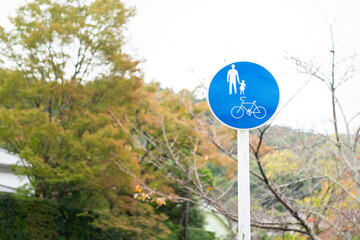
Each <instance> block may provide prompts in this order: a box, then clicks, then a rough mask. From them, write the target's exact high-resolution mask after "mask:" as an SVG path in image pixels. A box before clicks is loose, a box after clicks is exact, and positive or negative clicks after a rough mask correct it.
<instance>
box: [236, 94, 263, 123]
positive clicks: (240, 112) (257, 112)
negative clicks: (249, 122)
mask: <svg viewBox="0 0 360 240" xmlns="http://www.w3.org/2000/svg"><path fill="white" fill-rule="evenodd" d="M243 98H246V97H241V98H240V100H241V101H242V102H241V105H240V106H235V107H233V108H232V109H231V116H232V117H233V118H236V119H238V118H242V116H244V113H245V112H246V114H247V115H248V116H249V117H251V115H252V114H253V115H254V117H256V118H257V119H262V118H264V117H265V116H266V109H265V108H264V107H262V106H257V105H256V101H252V102H245V101H244V99H243Z"/></svg>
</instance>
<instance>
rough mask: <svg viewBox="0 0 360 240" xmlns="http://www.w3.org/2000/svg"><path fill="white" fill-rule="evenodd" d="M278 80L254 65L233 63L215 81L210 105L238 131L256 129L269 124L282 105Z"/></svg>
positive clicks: (209, 92) (210, 89)
mask: <svg viewBox="0 0 360 240" xmlns="http://www.w3.org/2000/svg"><path fill="white" fill-rule="evenodd" d="M279 100H280V91H279V86H278V84H277V82H276V80H275V78H274V77H273V76H272V75H271V73H270V72H269V71H268V70H266V69H265V68H263V67H262V66H260V65H258V64H255V63H251V62H235V63H231V64H229V65H227V66H225V67H224V68H222V69H221V70H220V71H219V72H217V73H216V75H215V76H214V78H213V79H212V81H211V83H210V86H209V89H208V103H209V106H210V109H211V111H212V112H213V114H214V115H215V117H216V118H217V119H218V120H219V121H220V122H222V123H223V124H225V125H227V126H228V127H231V128H235V129H244V130H245V129H247V130H249V129H253V128H257V127H260V126H261V125H263V124H265V123H266V122H267V121H268V120H270V118H271V117H272V116H273V115H274V113H275V112H276V109H277V108H278V106H279Z"/></svg>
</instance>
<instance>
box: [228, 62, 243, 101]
mask: <svg viewBox="0 0 360 240" xmlns="http://www.w3.org/2000/svg"><path fill="white" fill-rule="evenodd" d="M236 81H237V82H238V83H239V84H240V81H239V73H238V71H237V70H236V69H235V64H232V65H231V69H230V70H229V71H228V74H227V82H228V83H229V94H230V95H231V94H232V88H233V87H234V93H235V94H236Z"/></svg>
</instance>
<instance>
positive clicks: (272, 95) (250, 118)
mask: <svg viewBox="0 0 360 240" xmlns="http://www.w3.org/2000/svg"><path fill="white" fill-rule="evenodd" d="M279 101H280V91H279V87H278V84H277V82H276V80H275V78H274V77H273V76H272V75H271V73H270V72H269V71H267V70H266V69H265V68H263V67H262V66H260V65H258V64H255V63H251V62H234V63H231V64H229V65H227V66H225V67H223V68H222V69H220V70H219V71H218V72H217V73H216V74H215V76H214V77H213V79H212V80H211V82H210V85H209V88H208V104H209V107H210V110H211V112H212V113H213V115H214V116H215V117H216V118H217V119H218V120H219V121H220V122H221V123H223V124H224V125H226V126H228V127H230V128H233V129H236V130H237V145H238V146H237V154H238V159H237V160H238V161H237V162H238V163H237V166H238V240H250V239H251V231H250V175H249V130H251V129H255V128H258V127H261V126H262V125H264V124H265V123H266V122H268V121H269V120H270V119H271V118H272V116H273V115H274V114H275V112H276V110H277V108H278V106H279Z"/></svg>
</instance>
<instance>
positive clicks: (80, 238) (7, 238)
mask: <svg viewBox="0 0 360 240" xmlns="http://www.w3.org/2000/svg"><path fill="white" fill-rule="evenodd" d="M15 196H16V195H11V194H4V193H1V194H0V240H46V239H51V240H86V239H91V240H124V239H126V238H125V236H124V235H123V233H122V232H121V231H120V230H118V229H106V230H103V229H99V228H96V227H94V226H93V225H92V222H93V220H94V219H96V218H97V217H98V216H97V215H96V214H95V213H91V212H90V213H87V214H83V211H81V209H77V208H73V207H70V206H64V205H59V204H56V203H53V202H51V201H45V200H39V199H18V198H16V197H15Z"/></svg>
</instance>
